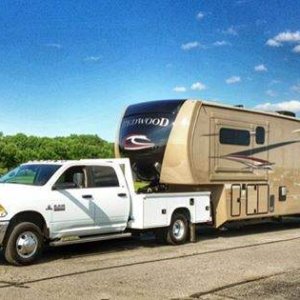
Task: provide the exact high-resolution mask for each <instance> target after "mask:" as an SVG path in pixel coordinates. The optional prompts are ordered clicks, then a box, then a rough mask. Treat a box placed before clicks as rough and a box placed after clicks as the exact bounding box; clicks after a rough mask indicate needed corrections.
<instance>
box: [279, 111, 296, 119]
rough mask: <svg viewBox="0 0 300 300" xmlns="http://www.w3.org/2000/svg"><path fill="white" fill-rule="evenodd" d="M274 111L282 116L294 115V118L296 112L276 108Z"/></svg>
mask: <svg viewBox="0 0 300 300" xmlns="http://www.w3.org/2000/svg"><path fill="white" fill-rule="evenodd" d="M276 112H277V113H279V114H281V115H284V116H288V117H294V118H295V117H296V114H295V113H294V112H292V111H289V110H277V111H276Z"/></svg>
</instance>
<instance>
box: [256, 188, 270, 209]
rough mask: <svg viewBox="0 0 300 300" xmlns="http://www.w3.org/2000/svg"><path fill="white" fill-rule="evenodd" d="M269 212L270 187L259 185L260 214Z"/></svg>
mask: <svg viewBox="0 0 300 300" xmlns="http://www.w3.org/2000/svg"><path fill="white" fill-rule="evenodd" d="M268 212H269V186H268V185H267V184H260V185H258V213H260V214H266V213H268Z"/></svg>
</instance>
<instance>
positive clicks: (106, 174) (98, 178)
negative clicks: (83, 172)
mask: <svg viewBox="0 0 300 300" xmlns="http://www.w3.org/2000/svg"><path fill="white" fill-rule="evenodd" d="M91 172H92V180H91V185H92V186H91V187H115V186H119V180H118V177H117V174H116V172H115V170H114V169H113V168H111V167H106V166H92V167H91Z"/></svg>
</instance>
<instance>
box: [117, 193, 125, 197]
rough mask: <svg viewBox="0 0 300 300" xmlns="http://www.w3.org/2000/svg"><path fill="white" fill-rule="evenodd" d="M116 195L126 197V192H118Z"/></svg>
mask: <svg viewBox="0 0 300 300" xmlns="http://www.w3.org/2000/svg"><path fill="white" fill-rule="evenodd" d="M118 196H119V197H127V194H126V193H119V194H118Z"/></svg>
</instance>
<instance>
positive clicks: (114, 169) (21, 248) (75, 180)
mask: <svg viewBox="0 0 300 300" xmlns="http://www.w3.org/2000/svg"><path fill="white" fill-rule="evenodd" d="M210 211H211V210H210V194H209V192H193V193H157V194H137V193H135V190H134V182H133V177H132V172H131V168H130V163H129V160H128V159H111V160H106V159H91V160H77V161H37V162H28V163H25V164H22V165H20V166H19V167H18V168H16V169H14V170H12V171H10V172H9V173H7V174H6V175H4V176H3V177H1V179H0V247H1V248H2V249H3V252H4V256H5V259H6V260H7V261H8V262H9V263H12V264H15V265H26V264H30V263H32V262H33V261H35V260H36V258H37V257H38V256H39V255H40V254H41V252H42V249H43V246H44V245H45V244H46V243H47V244H49V245H51V246H61V245H67V244H75V243H83V242H91V241H97V240H104V239H112V238H121V237H125V236H128V235H130V234H132V233H133V232H140V231H145V230H151V231H154V232H155V233H156V234H157V236H159V237H160V238H162V239H164V240H165V241H166V242H168V243H171V244H182V243H184V242H185V241H186V240H187V239H188V238H189V237H190V239H194V234H195V224H199V223H208V222H211V213H210Z"/></svg>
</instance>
